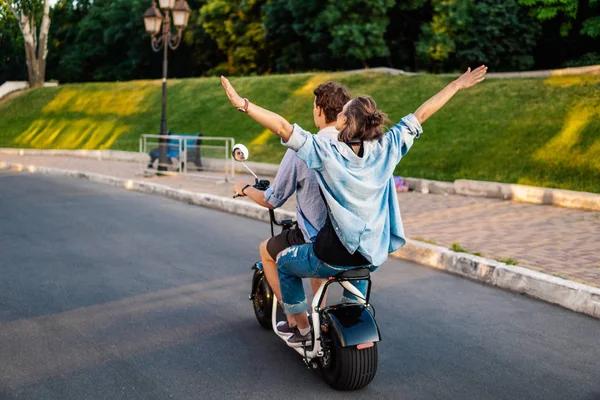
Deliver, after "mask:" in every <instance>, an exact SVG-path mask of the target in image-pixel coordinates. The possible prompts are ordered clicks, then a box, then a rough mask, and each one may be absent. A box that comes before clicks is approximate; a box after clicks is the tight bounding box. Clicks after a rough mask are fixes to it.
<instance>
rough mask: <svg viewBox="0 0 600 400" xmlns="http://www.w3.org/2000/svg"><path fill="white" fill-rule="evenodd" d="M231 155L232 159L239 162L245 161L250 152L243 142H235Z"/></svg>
mask: <svg viewBox="0 0 600 400" xmlns="http://www.w3.org/2000/svg"><path fill="white" fill-rule="evenodd" d="M231 155H232V156H233V159H234V160H236V161H240V162H241V161H246V160H247V159H248V156H249V155H250V152H249V151H248V148H247V147H246V146H244V145H243V144H236V145H235V146H233V151H232V152H231Z"/></svg>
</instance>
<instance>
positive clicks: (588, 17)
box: [519, 0, 600, 38]
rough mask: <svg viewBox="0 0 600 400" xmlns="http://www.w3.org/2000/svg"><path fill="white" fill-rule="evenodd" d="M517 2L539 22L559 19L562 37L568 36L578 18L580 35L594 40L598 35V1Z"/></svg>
mask: <svg viewBox="0 0 600 400" xmlns="http://www.w3.org/2000/svg"><path fill="white" fill-rule="evenodd" d="M519 2H520V3H521V4H522V5H524V6H528V7H530V8H531V10H532V11H533V12H534V14H535V16H536V17H537V19H538V20H540V21H549V20H553V19H559V20H560V21H561V26H560V33H561V35H562V36H567V35H568V34H569V32H570V31H571V29H572V28H573V25H574V24H576V23H577V19H578V17H579V18H580V19H582V20H583V23H582V25H583V26H582V27H581V31H580V32H581V34H583V35H588V36H591V37H594V38H595V37H597V36H599V35H600V16H599V15H598V14H599V10H598V9H597V7H598V4H599V1H598V0H589V1H581V0H519ZM593 14H595V16H593Z"/></svg>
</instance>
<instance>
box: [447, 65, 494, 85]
mask: <svg viewBox="0 0 600 400" xmlns="http://www.w3.org/2000/svg"><path fill="white" fill-rule="evenodd" d="M487 69H488V67H486V66H485V65H482V66H480V67H478V68H476V69H474V70H473V71H471V68H469V69H468V70H467V72H465V73H464V74H462V75H461V76H460V77H459V78H458V79H457V80H455V81H454V82H453V83H454V84H455V85H456V86H458V89H459V90H462V89H467V88H470V87H471V86H475V85H477V84H478V83H479V82H482V81H483V80H484V79H485V74H486V73H487Z"/></svg>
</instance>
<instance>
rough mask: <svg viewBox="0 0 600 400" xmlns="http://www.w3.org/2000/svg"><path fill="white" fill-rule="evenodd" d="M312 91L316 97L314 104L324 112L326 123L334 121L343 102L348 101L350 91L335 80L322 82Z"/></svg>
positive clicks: (342, 106)
mask: <svg viewBox="0 0 600 400" xmlns="http://www.w3.org/2000/svg"><path fill="white" fill-rule="evenodd" d="M313 93H314V94H315V97H316V98H315V104H316V105H317V106H319V107H321V109H323V112H324V113H325V122H326V123H330V122H333V121H335V120H336V119H337V115H338V114H339V113H340V112H341V111H342V108H344V104H346V103H347V102H349V101H350V91H349V90H348V89H347V88H346V87H345V86H344V85H342V84H340V83H337V82H326V83H322V84H320V85H319V86H317V88H316V89H315V91H314V92H313Z"/></svg>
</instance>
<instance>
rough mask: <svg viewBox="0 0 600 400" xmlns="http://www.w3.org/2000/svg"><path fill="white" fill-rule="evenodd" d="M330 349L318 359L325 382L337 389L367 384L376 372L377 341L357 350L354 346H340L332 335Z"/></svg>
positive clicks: (359, 387)
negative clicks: (370, 345)
mask: <svg viewBox="0 0 600 400" xmlns="http://www.w3.org/2000/svg"><path fill="white" fill-rule="evenodd" d="M330 343H331V345H330V349H328V350H326V351H325V356H324V357H322V358H320V359H319V368H320V369H321V373H322V374H323V378H324V379H325V382H327V384H328V385H329V386H331V387H332V388H334V389H337V390H357V389H362V388H364V387H365V386H367V385H368V384H369V383H371V381H372V380H373V378H375V374H376V373H377V343H373V346H372V347H369V348H366V349H362V350H359V349H358V348H357V347H356V346H351V347H341V346H340V343H339V340H338V338H337V337H336V336H335V335H332V338H331V342H330Z"/></svg>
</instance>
